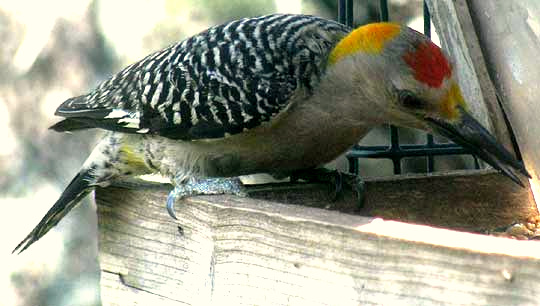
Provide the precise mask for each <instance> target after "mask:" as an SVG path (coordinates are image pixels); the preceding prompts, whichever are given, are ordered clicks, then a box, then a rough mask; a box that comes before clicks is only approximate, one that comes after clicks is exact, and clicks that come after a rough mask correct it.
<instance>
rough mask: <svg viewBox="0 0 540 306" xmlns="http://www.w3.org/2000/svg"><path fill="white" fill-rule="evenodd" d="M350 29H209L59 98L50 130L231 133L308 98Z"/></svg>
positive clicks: (260, 21) (294, 24)
mask: <svg viewBox="0 0 540 306" xmlns="http://www.w3.org/2000/svg"><path fill="white" fill-rule="evenodd" d="M349 31H350V29H349V28H347V27H345V26H344V25H342V24H339V23H336V22H333V21H329V20H325V19H322V18H318V17H314V16H306V15H284V14H274V15H268V16H262V17H257V18H245V19H240V20H236V21H232V22H229V23H226V24H223V25H219V26H215V27H212V28H210V29H208V30H206V31H204V32H202V33H200V34H197V35H195V36H193V37H191V38H188V39H186V40H184V41H182V42H180V43H177V44H175V45H173V46H171V47H169V48H166V49H164V50H161V51H158V52H155V53H153V54H150V55H149V56H147V57H146V58H144V59H143V60H141V61H139V62H137V63H134V64H132V65H130V66H128V67H126V68H125V69H123V70H122V71H121V72H119V73H118V74H116V75H114V76H113V77H111V78H110V79H109V80H107V81H105V82H103V83H102V84H101V85H99V86H98V87H97V88H96V89H95V90H94V91H93V92H91V93H89V94H87V95H84V96H80V97H75V98H71V99H69V100H67V101H65V102H64V103H63V104H62V105H61V106H60V107H59V108H58V110H57V112H56V114H57V115H59V116H63V117H66V118H68V119H66V120H64V121H63V122H60V123H58V124H57V125H55V126H53V127H52V128H54V129H57V130H74V129H78V128H90V127H100V128H105V129H109V130H118V131H124V132H138V133H155V134H160V135H163V136H166V137H169V138H174V139H199V138H216V137H223V136H225V135H227V134H236V133H239V132H242V131H243V130H245V129H250V128H253V127H256V126H258V125H260V124H261V123H262V122H265V121H269V120H270V119H271V118H272V117H273V116H275V115H276V114H277V113H279V112H280V111H281V110H283V109H284V108H286V106H287V105H288V103H289V102H290V98H291V96H292V95H293V94H295V93H297V92H298V94H306V95H307V94H309V93H310V91H311V89H312V88H313V86H315V84H316V82H317V81H318V78H319V77H320V76H321V74H322V73H323V72H324V69H325V65H326V62H327V59H328V55H329V53H330V51H331V50H332V48H333V47H334V46H335V45H336V43H337V42H338V41H339V40H340V39H341V38H342V37H343V36H345V35H346V34H347V33H348V32H349Z"/></svg>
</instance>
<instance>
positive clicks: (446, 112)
mask: <svg viewBox="0 0 540 306" xmlns="http://www.w3.org/2000/svg"><path fill="white" fill-rule="evenodd" d="M458 106H461V107H462V108H464V109H467V105H466V104H465V100H464V99H463V96H462V95H461V89H460V88H459V85H458V84H457V83H456V82H452V84H451V85H450V89H449V90H448V93H447V94H446V96H444V98H443V100H442V101H441V104H440V113H441V116H442V117H443V118H446V119H447V120H455V119H458V118H459V110H458Z"/></svg>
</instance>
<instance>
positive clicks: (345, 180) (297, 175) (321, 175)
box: [291, 168, 366, 209]
mask: <svg viewBox="0 0 540 306" xmlns="http://www.w3.org/2000/svg"><path fill="white" fill-rule="evenodd" d="M299 179H302V180H305V181H308V182H312V183H330V184H332V186H333V191H332V196H331V201H333V202H335V201H337V200H338V199H339V197H340V196H342V195H343V185H344V184H346V185H350V186H351V187H352V189H353V192H354V193H355V195H356V198H357V209H361V208H363V207H364V203H365V193H366V187H365V186H366V185H365V183H364V181H363V180H362V178H361V177H360V176H358V175H354V174H350V173H343V172H340V171H338V170H330V169H326V168H315V169H308V170H299V171H296V172H294V173H293V174H292V175H291V182H296V181H298V180H299Z"/></svg>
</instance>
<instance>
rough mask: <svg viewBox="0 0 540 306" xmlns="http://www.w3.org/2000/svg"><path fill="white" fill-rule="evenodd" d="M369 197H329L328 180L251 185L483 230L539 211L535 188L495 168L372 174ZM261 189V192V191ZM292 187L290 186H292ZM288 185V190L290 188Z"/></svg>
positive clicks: (373, 212)
mask: <svg viewBox="0 0 540 306" xmlns="http://www.w3.org/2000/svg"><path fill="white" fill-rule="evenodd" d="M365 183H366V191H367V192H366V202H365V205H364V207H363V208H362V209H361V210H360V211H358V210H357V205H356V201H355V198H354V195H353V193H352V192H350V189H348V190H346V192H345V193H344V196H343V198H341V199H340V200H338V201H336V202H334V203H329V200H330V196H329V194H330V191H331V190H330V189H329V186H325V185H322V186H321V185H310V186H303V185H297V187H295V186H294V185H293V186H291V185H290V184H288V183H287V184H284V185H283V186H284V187H283V188H285V189H286V190H282V189H280V184H270V185H269V186H268V188H265V187H264V185H263V186H258V187H256V188H252V190H251V191H250V195H251V196H252V197H256V198H260V199H266V200H271V201H277V202H281V203H294V204H301V205H309V206H313V207H319V208H324V207H330V208H332V209H335V210H339V211H341V212H346V213H354V214H361V215H363V216H372V217H382V218H384V219H393V220H400V221H404V222H410V223H420V224H426V225H433V226H439V227H448V228H453V229H458V230H467V231H475V232H484V231H487V230H491V229H494V228H498V227H501V226H507V225H509V224H511V223H514V222H525V221H526V220H527V219H531V218H534V217H536V216H538V210H537V209H536V205H535V203H534V199H533V196H532V193H531V191H530V190H529V189H527V188H521V187H520V186H518V185H516V184H515V183H513V182H512V181H510V180H509V179H508V178H506V177H504V176H503V175H501V174H499V173H497V172H495V171H493V170H467V171H453V172H445V173H433V174H428V175H425V174H417V175H414V174H409V175H398V176H392V177H388V178H367V179H366V180H365ZM258 190H260V192H258ZM287 190H288V191H287ZM285 191H287V192H285Z"/></svg>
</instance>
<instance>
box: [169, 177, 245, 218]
mask: <svg viewBox="0 0 540 306" xmlns="http://www.w3.org/2000/svg"><path fill="white" fill-rule="evenodd" d="M215 194H234V195H237V196H241V197H246V196H247V195H248V194H247V192H246V191H245V190H244V186H243V185H242V182H241V181H240V179H238V178H204V179H191V180H189V181H187V182H185V183H180V184H178V185H176V186H175V187H174V189H173V190H171V192H169V195H168V196H167V212H168V213H169V216H171V218H173V219H174V220H178V218H177V217H176V214H175V212H174V203H175V202H176V201H177V200H178V199H181V198H185V197H188V196H194V195H215Z"/></svg>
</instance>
